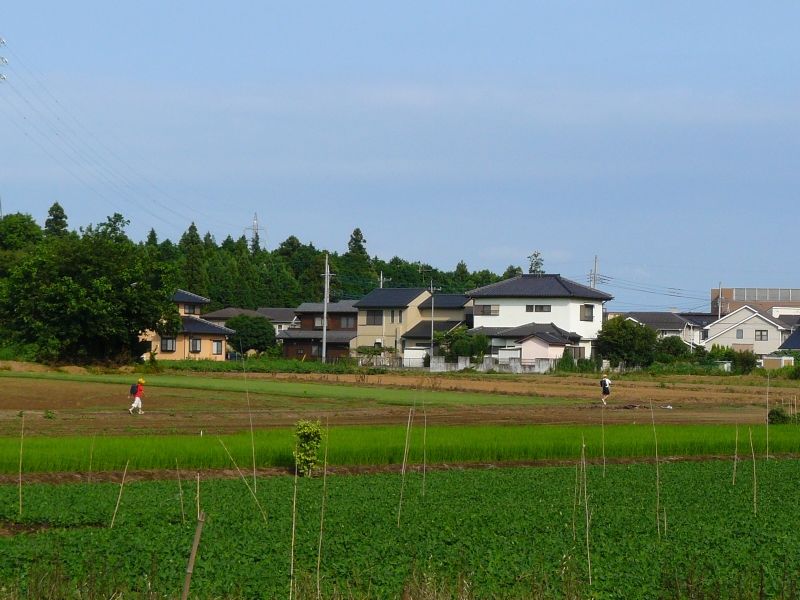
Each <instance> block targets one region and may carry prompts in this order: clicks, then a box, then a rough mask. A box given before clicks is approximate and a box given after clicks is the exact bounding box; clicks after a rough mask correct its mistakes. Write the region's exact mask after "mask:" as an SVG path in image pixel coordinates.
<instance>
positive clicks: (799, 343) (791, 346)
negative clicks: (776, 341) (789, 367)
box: [778, 329, 800, 350]
mask: <svg viewBox="0 0 800 600" xmlns="http://www.w3.org/2000/svg"><path fill="white" fill-rule="evenodd" d="M778 350H800V329H797V330H795V332H794V333H793V334H792V335H790V336H789V337H788V338H786V341H785V342H783V343H782V344H781V345H780V346H778Z"/></svg>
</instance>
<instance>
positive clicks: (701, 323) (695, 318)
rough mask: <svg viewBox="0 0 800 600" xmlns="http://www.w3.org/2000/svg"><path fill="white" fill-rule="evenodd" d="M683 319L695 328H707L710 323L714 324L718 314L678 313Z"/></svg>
mask: <svg viewBox="0 0 800 600" xmlns="http://www.w3.org/2000/svg"><path fill="white" fill-rule="evenodd" d="M678 314H679V315H680V316H681V317H683V318H684V319H686V320H687V321H689V323H691V324H692V325H694V326H695V327H705V326H706V325H708V324H709V323H713V322H714V321H716V320H717V315H716V313H713V314H712V313H693V312H683V313H678Z"/></svg>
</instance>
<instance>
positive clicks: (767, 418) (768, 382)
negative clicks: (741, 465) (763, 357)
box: [767, 371, 769, 460]
mask: <svg viewBox="0 0 800 600" xmlns="http://www.w3.org/2000/svg"><path fill="white" fill-rule="evenodd" d="M767 460H769V371H767Z"/></svg>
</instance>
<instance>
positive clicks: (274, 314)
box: [256, 306, 294, 323]
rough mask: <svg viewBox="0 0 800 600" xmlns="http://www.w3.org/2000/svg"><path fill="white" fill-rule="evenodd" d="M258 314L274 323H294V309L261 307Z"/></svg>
mask: <svg viewBox="0 0 800 600" xmlns="http://www.w3.org/2000/svg"><path fill="white" fill-rule="evenodd" d="M256 312H257V313H258V314H260V315H262V316H264V317H267V318H268V319H269V320H270V321H272V322H273V323H291V322H292V321H294V309H293V308H270V307H268V306H263V307H259V308H258V310H257V311H256Z"/></svg>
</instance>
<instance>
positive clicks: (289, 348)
mask: <svg viewBox="0 0 800 600" xmlns="http://www.w3.org/2000/svg"><path fill="white" fill-rule="evenodd" d="M315 346H316V352H315V350H314V347H315ZM325 354H326V359H327V360H333V359H338V358H347V357H349V356H350V346H349V345H347V344H331V343H328V344H327V346H326V348H325ZM283 356H284V357H285V358H294V359H297V360H320V359H321V358H322V342H321V341H319V342H317V341H312V340H285V341H284V342H283Z"/></svg>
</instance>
